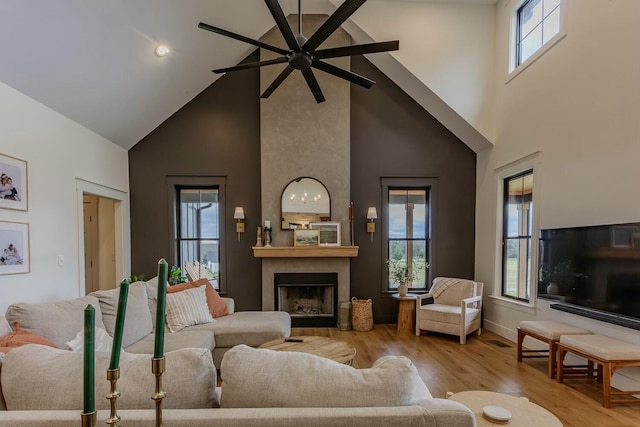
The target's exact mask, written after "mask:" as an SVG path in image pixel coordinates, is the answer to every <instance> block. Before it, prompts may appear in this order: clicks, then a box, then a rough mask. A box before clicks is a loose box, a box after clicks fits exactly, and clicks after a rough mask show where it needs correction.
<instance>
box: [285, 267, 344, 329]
mask: <svg viewBox="0 0 640 427" xmlns="http://www.w3.org/2000/svg"><path fill="white" fill-rule="evenodd" d="M273 283H274V302H275V304H274V306H275V307H276V310H281V311H286V312H288V313H289V314H290V315H291V326H293V327H333V326H336V324H337V309H338V273H275V274H274V281H273Z"/></svg>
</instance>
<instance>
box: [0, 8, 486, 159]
mask: <svg viewBox="0 0 640 427" xmlns="http://www.w3.org/2000/svg"><path fill="white" fill-rule="evenodd" d="M280 3H281V5H282V7H283V9H284V11H285V13H286V14H290V13H297V7H298V5H297V3H298V2H297V1H296V0H281V1H280ZM340 3H342V1H341V0H302V8H303V9H302V11H303V13H325V14H331V13H332V12H333V11H335V9H336V7H337V6H338V5H339V4H340ZM416 3H438V1H436V0H370V1H369V2H367V3H365V4H364V5H363V6H362V7H361V9H360V10H359V11H357V12H356V14H354V15H353V17H352V19H351V20H349V21H347V22H346V23H345V24H344V25H343V27H344V28H345V29H346V30H347V31H348V32H349V33H350V34H351V35H352V37H353V38H354V40H355V41H356V42H358V43H360V42H367V41H384V40H377V39H376V38H377V37H382V38H385V40H386V39H394V38H396V39H398V38H400V40H401V44H400V49H401V50H400V51H399V52H397V53H392V54H386V53H385V54H376V56H380V57H381V58H378V62H377V63H376V62H374V64H375V65H377V66H378V68H380V69H381V70H382V71H383V72H385V73H387V75H389V76H390V77H391V78H392V79H394V80H395V81H396V83H398V85H399V86H401V87H402V88H403V89H404V90H405V91H406V92H407V93H409V95H411V96H412V97H414V99H416V100H417V101H418V102H419V103H421V104H422V105H423V106H424V107H425V108H426V109H427V110H429V111H430V112H431V113H432V114H434V112H433V110H434V109H435V110H438V109H440V110H441V113H440V114H441V115H442V117H438V114H439V113H438V111H436V112H435V114H434V115H435V116H436V118H438V119H439V120H441V121H442V122H443V123H444V124H445V125H446V126H448V127H449V128H450V129H451V130H452V131H453V132H454V133H456V135H458V137H460V138H461V139H463V141H465V142H466V143H467V144H468V145H469V146H470V147H471V148H473V149H474V150H476V151H480V150H481V149H483V148H486V147H488V146H490V145H491V143H490V142H489V140H488V139H487V133H488V132H487V131H486V129H483V124H482V123H481V121H478V120H476V119H475V118H474V117H475V116H476V115H477V114H476V112H475V111H471V112H469V111H466V110H469V108H468V107H467V105H468V103H467V102H466V101H465V102H456V101H455V99H454V98H455V97H451V100H447V99H446V98H447V93H446V92H447V91H446V90H445V89H442V90H439V92H440V93H439V94H435V93H434V92H433V91H432V89H431V88H430V87H429V85H430V84H429V82H428V81H425V80H429V77H428V76H427V77H426V78H425V77H424V74H425V73H422V72H421V71H420V70H419V68H420V67H417V66H416V64H415V63H412V61H411V60H407V59H406V58H409V56H408V55H414V54H419V53H417V52H411V53H407V52H406V51H405V52H402V49H403V38H402V37H403V36H405V35H402V34H401V35H398V36H396V37H393V36H391V37H389V36H388V35H387V34H385V33H384V32H381V34H376V33H377V32H376V31H370V30H369V31H368V30H367V28H377V27H378V26H380V27H387V26H381V25H379V23H382V22H385V21H386V22H388V21H389V20H393V19H394V17H393V16H380V13H384V12H385V11H387V10H388V8H389V7H397V6H398V5H399V4H406V7H407V8H409V7H415V4H416ZM441 3H449V4H451V3H455V4H456V7H468V8H473V7H476V8H477V7H483V8H486V7H494V6H491V5H493V4H494V3H495V0H454V1H448V2H441ZM443 7H444V6H443ZM447 7H451V6H450V5H448V6H447ZM407 10H409V9H407ZM199 22H206V23H208V24H211V25H215V26H218V27H222V28H225V29H227V30H230V31H233V32H236V33H239V34H242V35H245V36H247V37H251V38H255V39H258V38H260V37H261V36H262V35H263V34H264V33H265V32H267V31H268V30H269V29H270V28H272V27H273V26H274V22H273V18H272V17H271V15H270V13H269V10H268V9H267V7H266V6H265V4H264V1H263V0H242V1H238V0H181V1H177V0H109V1H104V0H56V1H51V0H22V1H3V2H1V3H0V40H2V43H0V58H2V59H1V60H0V82H3V83H5V84H7V85H9V86H11V87H13V88H15V89H17V90H18V91H20V92H22V93H23V94H25V95H27V96H29V97H31V98H33V99H35V100H36V101H38V102H40V103H42V104H44V105H46V106H48V107H49V108H51V109H53V110H55V111H57V112H58V113H60V114H62V115H64V116H66V117H68V118H70V119H72V120H74V121H75V122H77V123H79V124H81V125H83V126H85V127H86V128H88V129H90V130H92V131H94V132H95V133H97V134H99V135H101V136H103V137H104V138H106V139H108V140H110V141H112V142H114V143H116V144H118V145H120V146H122V147H124V148H126V149H128V148H131V147H132V146H133V145H135V144H136V143H137V142H138V141H140V140H141V139H142V138H143V137H144V136H146V135H147V134H148V133H149V132H151V131H152V130H153V129H155V128H156V127H157V126H158V125H159V124H161V123H162V122H163V121H164V120H166V119H167V118H168V117H169V116H171V115H172V114H173V113H174V112H176V111H177V110H178V109H180V108H181V107H182V106H183V105H185V104H186V103H188V102H189V101H190V100H191V99H192V98H193V97H195V96H196V95H197V94H198V93H200V92H201V91H202V90H204V89H205V88H206V87H208V86H209V85H210V84H212V83H213V82H214V81H215V80H216V79H217V78H219V76H218V75H215V74H213V73H212V72H211V70H212V69H215V68H222V67H227V66H231V65H233V64H236V63H238V62H239V61H240V60H241V59H243V58H244V57H245V56H246V55H247V54H248V53H249V52H251V51H252V50H253V49H254V47H253V46H250V45H247V44H245V43H242V42H238V41H235V40H231V39H228V38H226V37H222V36H219V35H216V34H212V33H210V32H207V31H203V30H201V29H198V28H197V25H198V23H199ZM427 22H428V20H426V19H425V23H427ZM425 25H426V24H425ZM158 44H166V45H167V46H168V47H169V48H170V49H171V53H170V54H169V55H168V56H166V57H163V58H159V57H157V56H156V55H155V53H154V51H155V48H156V46H157V45H158ZM405 44H410V43H405ZM383 55H384V56H383ZM382 56H383V57H382ZM403 58H404V60H403ZM489 62H491V60H489ZM412 68H413V69H416V68H418V70H417V71H415V72H413V71H412ZM426 74H427V75H428V73H426ZM436 80H437V79H434V86H436V87H439V86H438V82H437V81H436ZM454 83H455V82H454ZM445 86H446V85H442V87H443V88H444V87H445ZM438 95H439V96H438ZM263 102H265V101H263ZM267 102H268V101H267ZM477 102H478V104H480V103H482V102H485V101H484V100H478V101H477ZM456 103H457V104H458V105H456ZM431 104H433V105H431ZM474 108H475V107H472V108H471V110H474ZM477 109H479V107H477V108H475V110H477Z"/></svg>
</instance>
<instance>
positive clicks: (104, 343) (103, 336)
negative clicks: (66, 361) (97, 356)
mask: <svg viewBox="0 0 640 427" xmlns="http://www.w3.org/2000/svg"><path fill="white" fill-rule="evenodd" d="M66 345H67V348H68V349H69V350H71V351H83V350H84V329H83V330H81V331H80V332H78V333H77V334H76V337H75V338H74V339H72V340H71V341H68V342H67V343H66ZM111 347H113V338H111V336H110V335H109V334H108V333H107V331H105V330H104V329H102V328H96V333H95V352H96V353H111Z"/></svg>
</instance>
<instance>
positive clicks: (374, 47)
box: [313, 40, 400, 59]
mask: <svg viewBox="0 0 640 427" xmlns="http://www.w3.org/2000/svg"><path fill="white" fill-rule="evenodd" d="M399 48H400V42H399V41H398V40H395V41H392V42H380V43H368V44H358V45H355V46H344V47H336V48H331V49H322V50H316V51H315V52H314V54H313V57H314V58H317V59H325V58H338V57H341V56H351V55H365V54H367V53H377V52H389V51H390V50H398V49H399Z"/></svg>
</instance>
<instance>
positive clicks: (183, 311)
mask: <svg viewBox="0 0 640 427" xmlns="http://www.w3.org/2000/svg"><path fill="white" fill-rule="evenodd" d="M166 309H167V310H166V313H167V314H166V319H167V326H168V327H169V330H170V331H171V332H178V331H180V330H181V329H184V328H186V327H187V326H192V325H200V324H202V323H212V322H213V321H214V320H213V317H211V313H209V307H207V298H206V290H205V287H204V286H199V287H195V288H190V289H185V290H183V291H181V292H173V293H168V294H167V305H166Z"/></svg>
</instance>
